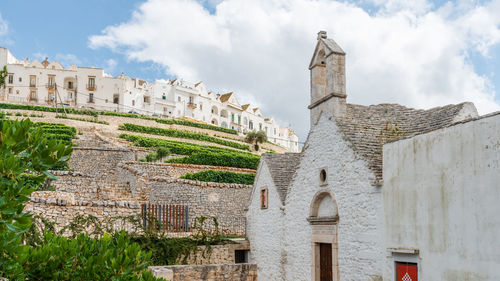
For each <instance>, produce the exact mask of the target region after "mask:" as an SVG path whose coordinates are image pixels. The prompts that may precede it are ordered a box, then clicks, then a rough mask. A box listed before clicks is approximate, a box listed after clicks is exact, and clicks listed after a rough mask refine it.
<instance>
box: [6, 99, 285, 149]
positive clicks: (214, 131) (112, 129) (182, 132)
mask: <svg viewBox="0 0 500 281" xmlns="http://www.w3.org/2000/svg"><path fill="white" fill-rule="evenodd" d="M0 110H2V111H3V112H5V113H6V114H8V115H10V116H9V117H10V118H16V119H19V118H26V117H29V118H31V119H32V120H34V121H42V122H52V123H61V124H67V125H69V126H73V127H76V128H77V129H78V130H79V131H91V130H96V131H98V132H100V133H102V134H104V135H106V136H108V137H112V138H118V137H119V135H120V134H122V133H125V132H124V131H126V132H127V134H131V135H136V136H142V137H155V138H158V139H163V140H171V141H180V142H185V143H191V144H198V145H209V146H217V147H228V148H232V149H235V150H242V151H250V150H251V149H253V148H252V146H249V145H248V144H247V143H246V142H245V141H244V137H243V136H239V135H237V134H236V132H235V131H234V130H231V129H226V128H222V127H217V126H213V125H209V124H202V123H197V122H192V121H186V120H178V119H162V118H154V117H150V116H142V115H135V114H126V113H116V112H98V111H92V110H82V109H66V114H63V112H62V110H61V109H60V108H59V109H58V113H56V112H55V108H53V107H43V106H30V105H16V104H5V103H0ZM261 147H262V149H261V150H260V151H258V152H255V151H251V152H252V153H254V154H261V153H264V152H273V153H274V152H275V153H284V152H286V150H285V149H284V148H283V147H280V146H278V145H274V144H271V143H264V144H262V146H261Z"/></svg>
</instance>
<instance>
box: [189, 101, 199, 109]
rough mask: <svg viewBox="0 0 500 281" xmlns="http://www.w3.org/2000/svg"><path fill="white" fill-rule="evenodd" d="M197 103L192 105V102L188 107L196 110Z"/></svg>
mask: <svg viewBox="0 0 500 281" xmlns="http://www.w3.org/2000/svg"><path fill="white" fill-rule="evenodd" d="M196 106H197V105H196V103H192V102H188V104H187V107H189V108H191V109H195V108H196Z"/></svg>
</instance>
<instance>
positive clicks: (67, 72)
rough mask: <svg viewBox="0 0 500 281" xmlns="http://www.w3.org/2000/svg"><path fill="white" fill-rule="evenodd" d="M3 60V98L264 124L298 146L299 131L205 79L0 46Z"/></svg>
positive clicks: (246, 128) (244, 128) (247, 127)
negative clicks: (157, 76) (148, 74)
mask: <svg viewBox="0 0 500 281" xmlns="http://www.w3.org/2000/svg"><path fill="white" fill-rule="evenodd" d="M4 65H6V66H7V70H8V72H9V74H8V77H7V81H6V82H7V83H6V88H5V90H3V91H2V92H1V94H0V101H3V102H11V103H22V104H37V105H47V106H56V105H57V106H69V107H77V108H88V109H95V110H105V111H115V112H128V113H138V114H146V115H153V116H158V117H167V118H187V119H193V120H196V121H200V122H204V123H207V124H212V125H216V126H221V127H224V128H231V129H235V130H236V131H238V133H240V134H245V133H247V132H250V131H259V130H262V131H264V132H266V134H267V137H268V140H269V141H270V142H272V143H275V144H278V145H280V146H282V147H285V148H286V149H287V150H289V151H293V152H297V151H298V150H299V144H298V137H297V135H295V133H294V132H293V130H292V129H291V128H281V127H280V126H279V125H278V124H277V123H276V122H275V121H274V119H272V118H268V117H265V116H264V115H263V114H262V113H261V112H260V110H259V109H258V108H253V107H251V106H250V104H245V105H241V104H240V103H239V102H238V100H237V99H236V95H235V94H234V93H232V92H231V93H226V94H222V95H221V94H218V93H214V92H210V91H208V90H207V88H206V86H205V84H204V83H203V82H198V83H191V82H188V81H184V80H182V79H175V80H172V81H171V80H166V81H165V80H157V81H155V82H148V81H145V80H140V79H137V78H130V77H128V76H126V75H124V74H120V75H118V76H116V77H112V76H110V75H107V74H105V73H104V70H103V69H101V68H95V67H79V66H76V65H73V66H71V67H69V68H64V67H63V66H62V65H61V64H60V63H58V62H49V60H48V59H45V60H44V61H42V62H39V61H38V60H33V61H30V59H29V58H27V59H24V60H18V59H16V58H15V57H14V56H13V55H12V54H11V53H10V51H9V50H8V49H6V48H1V47H0V66H4Z"/></svg>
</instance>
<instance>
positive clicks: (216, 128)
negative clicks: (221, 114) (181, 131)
mask: <svg viewBox="0 0 500 281" xmlns="http://www.w3.org/2000/svg"><path fill="white" fill-rule="evenodd" d="M156 122H158V123H163V124H177V125H182V126H189V127H196V128H202V129H208V130H212V131H219V132H224V133H228V134H232V135H237V134H238V132H237V131H236V130H233V129H228V128H222V127H219V126H214V125H209V124H202V123H196V122H191V121H186V120H177V119H156Z"/></svg>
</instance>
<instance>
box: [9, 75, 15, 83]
mask: <svg viewBox="0 0 500 281" xmlns="http://www.w3.org/2000/svg"><path fill="white" fill-rule="evenodd" d="M12 83H14V74H9V84H12Z"/></svg>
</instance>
